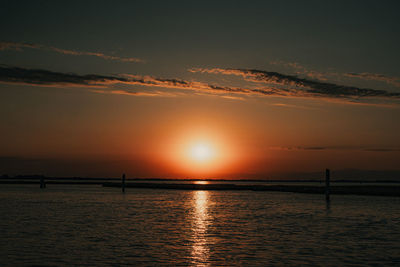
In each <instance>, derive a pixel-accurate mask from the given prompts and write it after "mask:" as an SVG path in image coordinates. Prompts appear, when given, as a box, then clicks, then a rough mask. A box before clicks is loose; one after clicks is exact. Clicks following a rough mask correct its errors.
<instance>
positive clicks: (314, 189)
mask: <svg viewBox="0 0 400 267" xmlns="http://www.w3.org/2000/svg"><path fill="white" fill-rule="evenodd" d="M103 186H104V187H121V183H115V182H108V183H103ZM126 187H127V188H148V189H175V190H252V191H278V192H292V193H307V194H325V187H323V186H307V185H237V184H179V183H127V184H126ZM331 194H337V195H367V196H397V197H399V196H400V186H367V185H360V186H359V185H355V186H332V187H331Z"/></svg>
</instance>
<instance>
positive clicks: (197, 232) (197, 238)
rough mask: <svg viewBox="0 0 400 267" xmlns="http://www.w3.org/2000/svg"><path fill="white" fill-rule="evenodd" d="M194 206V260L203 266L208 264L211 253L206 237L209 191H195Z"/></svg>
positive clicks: (196, 263)
mask: <svg viewBox="0 0 400 267" xmlns="http://www.w3.org/2000/svg"><path fill="white" fill-rule="evenodd" d="M193 206H194V207H193V208H194V214H193V216H192V232H193V237H192V238H193V245H192V257H193V259H194V264H195V265H198V266H201V264H203V263H205V262H207V259H208V256H209V251H210V249H209V244H208V243H207V237H206V232H207V228H208V222H209V214H208V191H193Z"/></svg>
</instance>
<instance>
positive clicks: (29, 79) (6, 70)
mask: <svg viewBox="0 0 400 267" xmlns="http://www.w3.org/2000/svg"><path fill="white" fill-rule="evenodd" d="M191 71H193V72H196V71H201V72H210V73H223V74H233V75H240V76H243V77H245V78H246V79H249V80H252V81H253V80H254V81H256V82H262V83H267V84H268V85H266V86H263V87H260V88H242V87H229V86H220V85H214V84H209V83H205V82H199V81H188V80H182V79H175V78H168V79H166V78H157V77H153V76H139V75H130V74H121V75H114V76H112V75H99V74H88V75H79V74H73V73H62V72H54V71H49V70H41V69H26V68H19V67H10V66H4V65H0V82H2V83H19V84H29V85H39V86H51V87H64V86H70V87H71V86H73V87H88V88H91V89H94V88H105V89H107V90H105V91H107V93H109V94H125V95H140V94H138V92H133V91H130V90H129V89H119V88H118V89H116V88H115V87H116V86H118V85H138V86H147V87H158V88H163V89H168V88H171V89H179V90H191V91H196V92H202V93H206V94H215V95H219V96H222V97H225V98H231V99H243V97H245V96H252V95H253V96H277V97H308V98H316V97H318V98H323V99H326V100H328V101H333V102H337V101H342V102H343V103H347V102H348V103H350V104H353V103H354V104H359V103H361V104H364V103H366V104H368V105H370V104H372V105H376V104H375V103H368V102H361V101H359V100H360V99H363V98H368V99H369V98H389V99H399V98H400V93H391V92H388V91H383V90H374V89H360V88H357V87H347V86H341V85H336V84H331V83H321V82H315V81H310V80H307V79H301V78H297V77H295V76H290V75H284V74H280V73H277V72H265V71H259V70H242V69H202V70H198V69H196V70H191ZM285 86H286V87H285ZM110 90H111V91H110ZM112 90H114V91H112ZM152 90H153V89H152ZM105 91H104V92H101V91H97V92H98V93H106V92H105ZM141 95H144V94H141ZM147 95H148V96H151V95H161V94H160V93H158V94H155V93H154V92H151V93H147ZM163 95H165V94H163ZM378 104H379V103H378Z"/></svg>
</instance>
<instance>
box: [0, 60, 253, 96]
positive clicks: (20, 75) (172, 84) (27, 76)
mask: <svg viewBox="0 0 400 267" xmlns="http://www.w3.org/2000/svg"><path fill="white" fill-rule="evenodd" d="M0 82H3V83H17V84H28V85H39V86H51V87H60V86H73V87H88V88H99V87H100V88H110V89H112V90H97V91H96V90H92V92H97V93H109V94H125V95H144V93H137V92H131V91H129V90H122V89H118V90H115V89H114V88H112V86H113V85H118V84H125V85H140V86H148V87H161V88H174V89H182V90H194V91H201V92H207V93H213V94H228V93H236V94H248V93H250V92H251V91H250V90H248V89H243V88H233V87H222V86H216V85H211V84H207V83H202V82H191V81H185V80H180V79H164V78H155V77H151V76H138V75H127V74H125V75H121V76H106V75H97V74H88V75H78V74H71V73H62V72H54V71H49V70H41V69H26V68H19V67H8V66H0ZM151 94H153V93H146V95H148V96H150V95H151ZM157 95H161V94H160V92H159V93H157ZM163 95H167V94H165V93H163Z"/></svg>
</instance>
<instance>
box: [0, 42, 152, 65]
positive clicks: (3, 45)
mask: <svg viewBox="0 0 400 267" xmlns="http://www.w3.org/2000/svg"><path fill="white" fill-rule="evenodd" d="M24 48H30V49H40V50H48V51H53V52H56V53H60V54H64V55H72V56H94V57H99V58H103V59H106V60H115V61H121V62H144V60H143V59H140V58H133V57H117V56H110V55H105V54H103V53H99V52H85V51H76V50H68V49H62V48H57V47H54V46H45V45H40V44H30V43H16V42H0V51H1V50H17V51H22V50H23V49H24Z"/></svg>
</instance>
